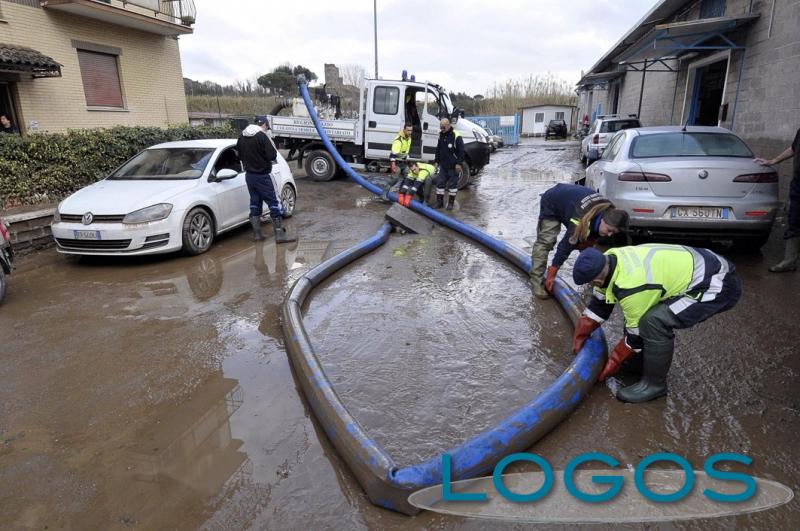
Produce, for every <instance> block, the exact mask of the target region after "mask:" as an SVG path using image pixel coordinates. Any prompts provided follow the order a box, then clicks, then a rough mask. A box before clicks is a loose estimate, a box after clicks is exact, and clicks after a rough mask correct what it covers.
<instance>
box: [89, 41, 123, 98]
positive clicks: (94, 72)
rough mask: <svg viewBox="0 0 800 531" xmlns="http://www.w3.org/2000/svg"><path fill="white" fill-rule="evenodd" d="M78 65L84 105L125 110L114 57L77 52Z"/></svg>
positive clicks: (96, 53) (115, 57)
mask: <svg viewBox="0 0 800 531" xmlns="http://www.w3.org/2000/svg"><path fill="white" fill-rule="evenodd" d="M78 63H79V64H80V68H81V78H82V79H83V92H84V94H85V95H86V105H88V106H89V107H111V108H118V109H123V108H125V103H124V101H123V99H122V85H121V84H120V81H119V65H118V64H117V56H116V55H112V54H108V53H100V52H91V51H89V50H78Z"/></svg>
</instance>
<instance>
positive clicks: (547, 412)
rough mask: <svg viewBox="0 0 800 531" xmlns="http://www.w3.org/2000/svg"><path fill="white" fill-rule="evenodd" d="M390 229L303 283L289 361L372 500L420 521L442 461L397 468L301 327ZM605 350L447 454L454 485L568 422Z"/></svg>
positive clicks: (295, 292)
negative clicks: (423, 492)
mask: <svg viewBox="0 0 800 531" xmlns="http://www.w3.org/2000/svg"><path fill="white" fill-rule="evenodd" d="M300 94H301V95H302V97H303V100H304V101H305V103H306V107H307V108H308V111H309V115H310V117H311V119H312V120H313V122H314V125H315V127H316V128H317V131H318V132H319V135H320V138H322V141H323V143H324V144H325V147H326V148H327V149H328V151H329V152H330V154H331V155H332V156H333V157H334V159H335V160H336V162H337V163H338V164H339V166H340V167H341V168H342V169H343V170H344V171H345V172H346V173H347V174H348V175H349V176H350V178H352V179H353V180H354V181H356V182H357V183H358V184H360V185H361V186H363V187H364V188H366V189H367V190H369V191H370V192H372V193H374V194H376V195H378V194H380V193H381V192H382V190H381V189H380V188H379V187H377V186H375V185H374V184H372V183H370V182H369V181H367V180H366V179H365V178H364V177H362V176H361V175H359V174H358V173H356V172H355V171H353V169H352V168H351V167H350V166H349V165H348V164H347V162H346V161H345V160H344V159H343V158H342V157H341V155H340V154H339V153H338V151H337V150H336V149H335V147H334V146H333V144H332V143H331V141H330V139H329V138H328V136H327V135H326V133H325V130H324V128H323V127H322V124H321V123H320V120H319V117H318V116H317V113H316V110H315V109H314V105H313V103H312V102H311V99H310V98H309V95H308V89H307V87H306V83H305V80H304V79H302V78H301V79H300ZM390 197H391V198H392V200H396V196H395V194H393V193H392V194H391V195H390ZM411 208H412V209H413V210H415V211H417V212H419V213H420V214H422V215H424V216H427V217H428V218H430V219H432V220H434V221H436V222H438V223H440V224H442V225H444V226H446V227H448V228H450V229H452V230H455V231H457V232H459V233H461V234H463V235H465V236H467V237H468V238H471V239H472V240H474V241H476V242H478V243H480V244H481V245H483V246H485V247H487V248H489V249H491V250H492V251H494V252H496V253H497V254H499V255H500V256H502V257H503V258H505V259H507V260H508V261H510V262H511V263H512V264H514V265H515V266H516V267H517V268H518V269H519V270H520V271H521V272H522V273H524V274H526V275H527V274H528V272H529V271H530V268H531V260H530V257H528V256H527V255H526V254H525V253H523V252H522V251H521V250H520V249H517V248H516V247H514V246H512V245H509V244H507V243H505V242H502V241H499V240H497V239H495V238H493V237H492V236H490V235H489V234H486V233H485V232H483V231H480V230H478V229H476V228H475V227H472V226H470V225H468V224H466V223H463V222H461V221H459V220H457V219H455V218H452V217H450V216H447V215H444V214H442V213H441V212H438V211H436V210H433V209H431V208H429V207H427V206H425V205H423V204H421V203H419V202H418V201H416V200H414V201H412V202H411ZM389 230H390V229H389V227H388V225H387V224H384V225H383V226H382V227H381V229H380V230H379V231H378V232H377V233H376V234H375V235H374V236H372V237H370V238H368V239H367V240H365V241H364V242H362V243H360V244H358V245H356V246H354V247H352V248H350V249H348V250H346V251H344V252H343V253H340V254H339V255H337V256H335V257H333V258H331V259H330V260H327V261H326V262H323V263H322V264H320V265H319V266H317V267H315V268H314V269H312V270H311V271H309V272H308V273H306V275H304V276H303V277H301V278H300V279H299V280H298V281H297V282H296V283H295V285H294V286H293V287H292V289H291V290H290V292H289V295H288V296H287V298H286V301H285V303H284V308H283V320H282V326H283V331H284V336H285V338H286V348H287V351H288V352H289V357H290V359H291V361H292V364H293V366H294V368H295V371H296V373H297V374H298V377H299V379H300V382H301V385H302V387H303V391H304V393H305V394H306V397H307V398H308V400H309V402H310V404H311V407H312V409H313V410H314V413H315V416H316V417H317V419H318V420H319V422H320V423H321V424H322V426H323V428H324V430H325V433H326V434H327V436H328V438H329V439H330V440H331V442H332V443H333V444H334V446H335V447H336V448H337V450H338V451H339V454H340V455H341V456H342V457H343V458H344V459H345V461H346V462H347V463H348V466H349V467H350V469H351V470H352V471H353V473H354V474H355V476H356V478H357V479H358V481H359V482H360V483H361V485H362V487H363V488H364V490H365V491H366V492H367V495H368V496H369V498H370V500H371V501H372V502H373V503H375V504H376V505H380V506H382V507H386V508H389V509H393V510H396V511H399V512H402V513H405V514H416V513H417V512H418V511H419V509H417V508H416V507H413V506H412V505H410V504H409V503H408V495H409V494H411V493H412V492H415V491H416V490H419V489H421V488H424V487H429V486H432V485H436V484H439V483H442V467H441V460H440V458H439V457H436V458H433V459H430V460H428V461H425V462H423V463H420V464H417V465H412V466H407V467H403V468H398V467H396V466H395V465H394V461H393V460H392V459H391V457H389V456H388V455H387V454H386V452H384V450H383V449H382V448H381V447H380V446H379V445H378V444H377V443H376V442H375V441H374V440H372V439H371V438H370V437H369V436H368V435H367V433H366V430H364V428H363V427H362V426H361V425H360V424H359V423H358V421H357V420H355V419H354V418H353V417H352V416H351V415H350V413H349V412H348V411H347V409H346V408H345V407H344V405H343V404H342V402H341V400H340V399H339V397H338V395H337V394H336V392H335V390H334V389H333V388H332V386H331V385H330V383H329V382H328V380H327V378H326V376H325V373H324V371H323V370H322V367H321V364H320V363H319V360H318V359H317V357H316V354H315V353H314V350H313V347H312V345H311V342H310V339H309V338H308V335H307V334H306V332H305V329H304V328H303V324H302V314H301V308H302V306H303V301H304V300H305V297H306V296H307V295H308V294H309V293H310V292H311V290H312V289H313V288H314V287H315V286H317V285H319V283H320V282H322V281H323V280H324V279H325V278H326V277H327V276H329V275H330V274H332V273H333V272H335V271H337V270H339V269H341V268H342V267H344V266H345V265H347V264H348V263H351V262H352V261H354V260H356V259H358V258H359V257H361V256H363V255H364V254H366V253H368V252H369V251H371V250H372V249H375V248H377V247H378V246H379V245H381V244H382V243H383V242H385V241H386V240H387V239H388V236H389ZM553 291H554V293H553V295H554V297H555V299H556V300H557V301H558V302H559V304H560V305H561V307H562V309H564V311H565V312H566V313H567V315H568V316H569V317H570V319H571V320H572V321H573V322H574V321H575V320H577V318H578V317H579V315H580V313H581V309H582V307H583V303H582V301H581V299H580V296H579V295H578V294H577V293H576V292H575V291H574V290H572V288H570V287H569V286H568V285H567V284H566V283H564V282H563V281H562V280H561V279H556V283H555V287H554V290H553ZM605 345H606V343H605V337H604V335H603V332H602V330H601V329H598V330H596V331H595V332H594V333H593V334H592V336H591V337H590V338H589V339H588V340H587V341H586V343H585V344H584V346H583V348H582V349H581V350H580V352H578V354H577V355H576V356H575V358H574V359H573V361H572V363H571V364H570V366H569V367H568V368H567V370H566V371H564V373H563V374H562V375H561V376H559V377H558V378H557V379H556V381H555V382H553V383H552V384H550V386H548V387H547V388H546V389H545V390H544V391H542V392H541V393H539V395H538V396H536V397H535V398H534V399H533V400H531V401H530V402H528V403H527V404H526V405H524V406H522V407H521V408H519V409H517V410H516V411H515V412H514V413H512V414H511V415H510V416H509V417H507V418H506V419H504V420H503V421H501V422H500V423H499V424H498V425H496V426H495V427H493V428H491V429H489V430H486V431H484V432H482V433H480V434H478V435H476V436H474V437H472V438H471V439H469V440H467V441H466V442H464V443H463V444H461V445H460V446H457V447H456V448H453V449H451V450H449V451H447V452H446V453H448V454H450V456H451V476H450V479H451V480H453V481H456V480H460V479H468V478H473V477H478V476H481V475H484V474H486V473H488V472H490V471H491V470H492V468H493V467H494V465H495V464H496V463H497V462H498V461H499V460H500V459H502V458H503V457H505V456H506V455H508V454H511V453H514V452H520V451H525V450H527V449H528V448H530V447H531V446H532V445H533V444H534V443H535V442H536V441H537V440H539V439H540V438H541V437H543V436H544V435H546V434H547V433H548V432H549V431H550V430H551V429H552V428H553V427H554V426H555V425H556V424H558V423H559V422H561V421H562V420H563V419H564V418H566V417H567V416H568V415H569V413H570V412H572V411H573V410H574V409H575V408H576V407H577V406H578V404H579V403H580V401H581V399H582V398H583V397H584V396H585V395H586V393H588V391H589V389H591V387H592V386H593V385H594V383H595V381H596V379H597V376H598V374H599V373H600V370H601V368H602V365H603V363H604V361H605Z"/></svg>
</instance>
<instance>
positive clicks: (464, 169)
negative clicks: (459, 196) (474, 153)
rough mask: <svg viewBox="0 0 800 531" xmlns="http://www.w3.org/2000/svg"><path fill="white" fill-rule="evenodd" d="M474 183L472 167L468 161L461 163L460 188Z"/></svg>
mask: <svg viewBox="0 0 800 531" xmlns="http://www.w3.org/2000/svg"><path fill="white" fill-rule="evenodd" d="M470 183H472V169H471V168H470V167H469V164H467V161H464V162H462V163H461V177H460V178H459V179H458V189H459V190H461V189H462V188H466V187H467V186H469V185H470Z"/></svg>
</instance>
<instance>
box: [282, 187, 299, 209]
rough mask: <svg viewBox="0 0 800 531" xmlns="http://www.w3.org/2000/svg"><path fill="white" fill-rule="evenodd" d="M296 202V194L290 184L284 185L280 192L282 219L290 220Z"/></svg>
mask: <svg viewBox="0 0 800 531" xmlns="http://www.w3.org/2000/svg"><path fill="white" fill-rule="evenodd" d="M296 201H297V194H296V193H295V191H294V187H292V185H291V184H289V183H286V184H284V185H283V190H281V210H283V217H284V218H290V217H292V214H294V206H295V202H296Z"/></svg>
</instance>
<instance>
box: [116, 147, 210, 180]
mask: <svg viewBox="0 0 800 531" xmlns="http://www.w3.org/2000/svg"><path fill="white" fill-rule="evenodd" d="M213 153H214V150H213V149H202V148H158V149H146V150H144V151H142V152H141V153H139V154H138V155H136V156H135V157H133V158H132V159H131V160H129V161H128V162H126V163H125V164H123V165H122V166H121V167H120V168H119V169H117V170H116V171H115V172H114V173H112V174H111V175H110V176H109V177H108V178H109V179H112V180H134V179H148V180H153V179H164V180H171V179H197V178H198V177H200V176H201V175H203V171H205V169H206V166H207V165H208V161H209V160H211V155H212V154H213Z"/></svg>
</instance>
